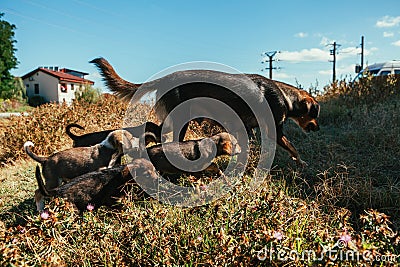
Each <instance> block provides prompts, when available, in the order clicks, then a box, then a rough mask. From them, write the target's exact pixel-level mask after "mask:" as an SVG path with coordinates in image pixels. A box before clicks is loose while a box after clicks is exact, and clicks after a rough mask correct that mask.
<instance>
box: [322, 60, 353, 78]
mask: <svg viewBox="0 0 400 267" xmlns="http://www.w3.org/2000/svg"><path fill="white" fill-rule="evenodd" d="M354 69H355V66H354V64H351V65H347V66H339V67H336V78H337V79H343V78H345V77H347V76H349V75H350V76H351V75H352V74H354ZM318 74H320V75H325V76H329V75H330V76H332V68H331V69H325V70H320V71H318Z"/></svg>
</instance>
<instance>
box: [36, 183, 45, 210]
mask: <svg viewBox="0 0 400 267" xmlns="http://www.w3.org/2000/svg"><path fill="white" fill-rule="evenodd" d="M35 203H36V210H37V211H39V212H40V211H43V210H44V197H43V195H42V194H41V193H40V191H39V189H36V191H35Z"/></svg>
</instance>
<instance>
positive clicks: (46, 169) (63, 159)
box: [24, 130, 139, 210]
mask: <svg viewBox="0 0 400 267" xmlns="http://www.w3.org/2000/svg"><path fill="white" fill-rule="evenodd" d="M31 146H33V143H32V142H30V141H28V142H26V143H25V144H24V149H25V152H26V153H27V154H28V155H29V156H30V157H31V158H32V159H34V160H35V161H37V162H39V163H40V164H41V165H42V168H43V175H44V178H45V180H46V188H47V189H53V188H55V187H57V186H59V185H60V184H61V183H62V182H68V181H69V180H71V179H72V178H74V177H77V176H79V175H82V174H84V173H88V172H91V171H95V170H98V169H100V168H103V167H112V166H114V165H115V164H116V162H117V159H118V158H119V157H120V156H121V155H123V151H124V149H126V150H128V149H129V150H132V149H139V139H138V138H135V137H132V135H131V134H130V133H129V132H127V131H125V130H116V131H113V132H111V133H109V134H108V136H107V137H106V138H105V139H104V140H103V141H102V142H101V143H99V144H97V145H94V146H90V147H75V148H70V149H66V150H64V151H60V152H57V153H55V154H53V155H51V156H49V157H41V156H37V155H36V154H34V153H33V152H32V151H31V150H30V147H31ZM42 198H43V197H42V195H41V194H40V192H39V191H38V190H37V191H36V192H35V202H36V207H37V209H38V210H42V209H43V200H42Z"/></svg>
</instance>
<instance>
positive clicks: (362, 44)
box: [356, 36, 364, 73]
mask: <svg viewBox="0 0 400 267" xmlns="http://www.w3.org/2000/svg"><path fill="white" fill-rule="evenodd" d="M360 46H361V53H360V54H361V64H360V65H358V64H356V73H360V71H362V70H363V69H364V36H361V44H360Z"/></svg>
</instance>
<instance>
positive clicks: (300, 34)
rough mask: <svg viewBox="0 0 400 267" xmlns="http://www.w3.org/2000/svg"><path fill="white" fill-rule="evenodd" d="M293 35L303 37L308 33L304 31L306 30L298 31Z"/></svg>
mask: <svg viewBox="0 0 400 267" xmlns="http://www.w3.org/2000/svg"><path fill="white" fill-rule="evenodd" d="M294 36H295V37H298V38H305V37H307V36H308V33H306V32H298V33H296V34H295V35H294Z"/></svg>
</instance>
